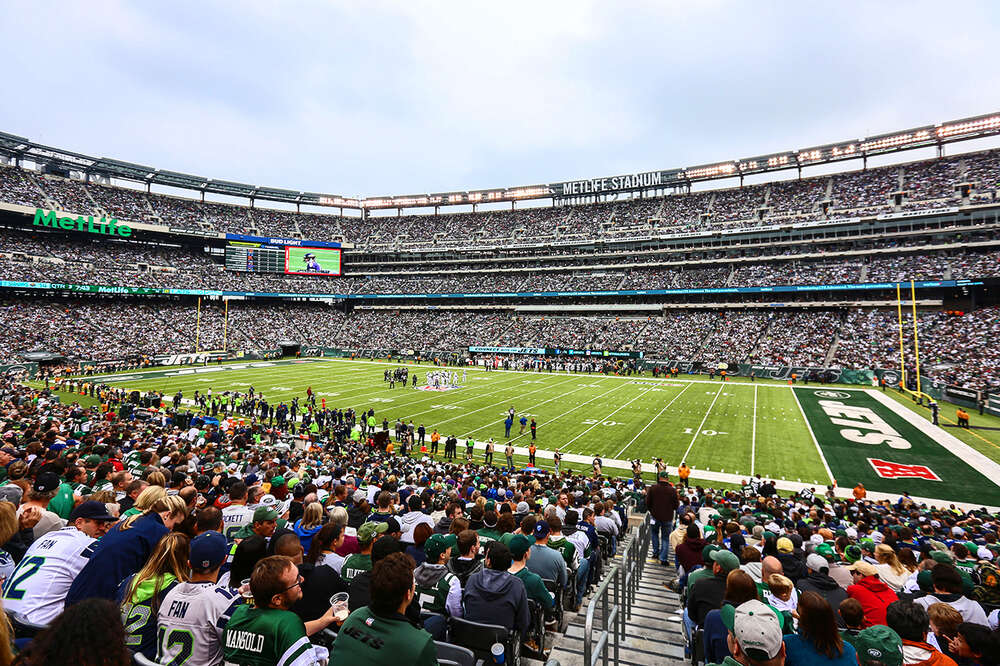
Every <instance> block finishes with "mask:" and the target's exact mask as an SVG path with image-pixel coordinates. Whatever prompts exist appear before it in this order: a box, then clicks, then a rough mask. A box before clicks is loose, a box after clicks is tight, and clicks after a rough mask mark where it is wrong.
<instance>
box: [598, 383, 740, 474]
mask: <svg viewBox="0 0 1000 666" xmlns="http://www.w3.org/2000/svg"><path fill="white" fill-rule="evenodd" d="M689 388H691V384H688V385H687V386H685V387H684V388H683V389H681V392H680V393H678V394H677V395H675V396H674V397H673V399H671V401H670V402H668V403H667V404H666V405H664V406H663V409H661V410H660V411H659V413H657V415H656V416H654V417H653V418H651V419H650V420H649V423H647V424H646V425H645V426H643V428H642V430H640V431H639V432H637V433H636V435H635V437H633V438H632V439H631V440H629V443H628V444H626V445H625V446H623V447H622V450H621V451H619V452H618V453H616V454H615V458H617V457H618V456H620V455H621V454H622V453H623V452H624V451H625V449H627V448H628V447H630V446H632V443H633V442H634V441H635V440H637V439H639V435H641V434H642V433H644V432H646V428H648V427H649V426H651V425H653V422H654V421H655V420H656V419H658V418H660V415H661V414H663V412H665V411H667V408H668V407H670V405H672V404H674V401H675V400H677V398H679V397H681V396H682V395H683V394H684V391H687V390H688V389H689ZM754 395H756V393H755V394H754Z"/></svg>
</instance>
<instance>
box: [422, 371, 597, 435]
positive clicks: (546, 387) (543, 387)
mask: <svg viewBox="0 0 1000 666" xmlns="http://www.w3.org/2000/svg"><path fill="white" fill-rule="evenodd" d="M570 379H572V378H570ZM567 381H569V380H567ZM565 383H566V382H565V381H563V382H558V383H557V384H555V386H559V384H565ZM550 388H553V387H552V386H541V387H539V388H536V389H535V390H534V391H528V392H527V393H522V394H520V396H518V397H522V396H526V395H531V394H532V393H538V392H539V391H545V390H547V389H550ZM576 390H577V391H579V390H580V389H576ZM572 392H573V391H569V392H568V393H564V394H563V395H569V393H572ZM494 393H500V391H494ZM487 395H490V394H489V393H486V394H484V395H481V396H477V397H480V398H482V397H485V396H487ZM560 397H561V396H560ZM508 402H510V399H508V398H504V399H503V400H498V401H497V402H494V403H490V404H489V405H486V406H484V407H480V408H479V409H473V410H472V411H471V412H462V413H461V414H457V415H455V416H453V417H451V418H450V419H445V420H444V421H437V423H438V424H441V423H448V422H449V421H454V420H455V419H460V418H463V417H465V416H468V415H469V414H475V413H476V412H481V411H483V410H484V409H490V408H491V407H496V406H497V405H503V404H506V403H508ZM432 411H434V410H433V409H428V410H425V411H423V412H417V414H425V413H427V412H432ZM405 418H409V417H405ZM491 425H494V424H491ZM511 427H512V428H513V426H511Z"/></svg>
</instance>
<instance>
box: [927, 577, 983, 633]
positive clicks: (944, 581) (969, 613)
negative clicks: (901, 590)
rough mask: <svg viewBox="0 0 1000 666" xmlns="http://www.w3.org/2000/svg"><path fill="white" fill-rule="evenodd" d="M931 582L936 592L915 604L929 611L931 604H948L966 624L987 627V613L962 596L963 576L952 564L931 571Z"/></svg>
mask: <svg viewBox="0 0 1000 666" xmlns="http://www.w3.org/2000/svg"><path fill="white" fill-rule="evenodd" d="M931 581H932V584H933V585H934V592H933V593H932V594H928V595H925V596H923V597H920V598H918V599H916V600H915V603H916V604H918V605H919V606H921V607H922V608H923V609H924V610H927V609H928V608H929V607H930V606H931V604H935V603H938V602H942V603H946V604H948V605H949V606H951V607H952V608H954V609H955V610H957V611H958V612H959V613H961V615H962V619H963V620H965V621H966V622H973V623H975V624H981V625H983V626H987V621H986V613H985V612H984V611H983V607H982V606H980V605H979V604H978V603H976V602H975V601H973V600H972V599H969V598H967V597H965V596H964V595H963V594H962V576H961V575H960V574H959V573H958V570H957V569H956V568H955V567H954V565H951V564H938V565H937V566H935V567H934V568H933V569H931Z"/></svg>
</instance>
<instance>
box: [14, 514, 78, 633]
mask: <svg viewBox="0 0 1000 666" xmlns="http://www.w3.org/2000/svg"><path fill="white" fill-rule="evenodd" d="M95 543H97V539H92V538H91V537H89V536H87V535H86V534H84V533H83V532H81V531H80V530H78V529H76V527H64V528H62V529H61V530H56V531H54V532H49V533H47V534H46V535H45V536H43V537H42V538H41V539H39V540H38V541H36V542H34V543H33V544H31V547H30V548H28V551H27V552H26V553H25V554H24V557H23V558H22V559H21V563H20V564H18V565H17V568H16V569H15V570H14V573H13V574H11V576H10V578H8V579H7V580H6V581H4V585H3V605H4V608H5V609H6V610H7V611H9V612H13V613H18V614H19V615H21V616H22V617H23V618H24V619H25V620H27V621H28V622H30V623H32V624H50V623H51V622H52V621H53V620H55V619H56V618H57V617H58V616H59V614H60V613H62V611H63V606H64V605H65V603H66V594H67V593H68V592H69V587H70V585H72V583H73V579H74V578H76V576H77V574H79V573H80V571H81V570H82V569H83V566H84V565H85V564H86V563H87V562H88V561H89V559H90V551H89V549H90V547H91V546H92V545H93V544H95Z"/></svg>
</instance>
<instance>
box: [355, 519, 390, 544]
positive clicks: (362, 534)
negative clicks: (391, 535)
mask: <svg viewBox="0 0 1000 666" xmlns="http://www.w3.org/2000/svg"><path fill="white" fill-rule="evenodd" d="M387 531H389V524H388V523H381V522H377V523H376V522H369V523H364V524H363V525H362V526H361V527H359V528H358V541H361V542H364V543H368V542H369V541H371V540H372V539H374V538H375V535H376V534H385V533H386V532H387Z"/></svg>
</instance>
